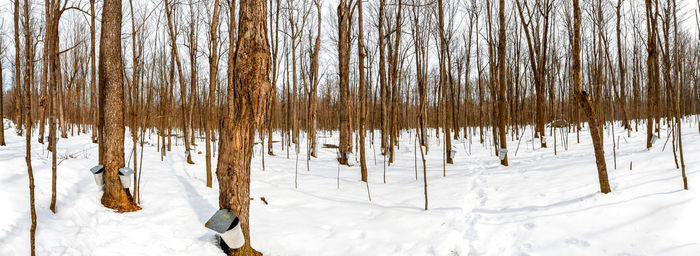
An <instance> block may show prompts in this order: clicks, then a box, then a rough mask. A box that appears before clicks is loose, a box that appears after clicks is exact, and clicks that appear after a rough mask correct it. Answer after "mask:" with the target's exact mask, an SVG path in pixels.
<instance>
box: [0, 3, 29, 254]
mask: <svg viewBox="0 0 700 256" xmlns="http://www.w3.org/2000/svg"><path fill="white" fill-rule="evenodd" d="M30 4H31V3H30V1H29V0H26V1H25V2H24V38H25V40H26V41H24V42H25V50H26V51H25V54H26V56H25V59H28V60H29V61H27V64H26V65H25V74H24V93H25V95H24V97H25V101H24V114H25V115H26V116H25V118H24V121H25V123H24V127H25V128H26V129H27V131H26V132H27V134H26V136H25V143H26V149H27V151H26V152H25V160H26V163H27V174H28V175H29V210H30V212H31V219H32V226H31V227H30V229H29V243H30V248H31V255H32V256H34V255H35V244H36V241H35V236H36V225H37V224H36V208H35V207H34V172H33V170H32V118H31V113H32V94H31V89H32V88H31V83H30V82H29V81H30V79H29V76H30V74H31V72H30V68H32V67H34V65H33V64H32V63H33V62H32V61H31V57H32V56H33V55H32V54H30V53H31V50H32V47H31V45H32V44H31V36H30V33H31V28H30V27H29V20H30V17H29V5H30ZM15 15H16V16H15V29H17V28H18V25H17V22H18V16H19V1H15ZM18 35H19V31H18V30H15V36H17V38H19V36H18ZM16 44H17V45H19V42H17V43H16ZM17 49H19V47H17ZM15 56H19V51H16V52H15ZM15 59H16V60H19V57H16V58H15ZM25 61H26V60H25ZM15 65H16V66H17V67H19V61H17V62H15ZM17 70H19V68H17ZM19 74H20V73H19V72H17V73H15V76H17V77H18V76H19ZM0 81H1V80H0ZM16 86H19V84H16ZM0 87H1V86H0ZM16 88H18V87H15V89H16ZM0 90H1V88H0ZM20 92H21V91H20V90H16V92H15V93H20ZM18 126H19V125H18Z"/></svg>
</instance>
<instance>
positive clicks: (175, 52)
mask: <svg viewBox="0 0 700 256" xmlns="http://www.w3.org/2000/svg"><path fill="white" fill-rule="evenodd" d="M164 2H165V12H166V15H167V20H168V31H169V32H170V41H171V42H172V43H171V44H170V45H171V46H172V51H173V55H174V56H175V63H176V64H177V75H178V83H179V84H180V102H181V104H180V106H181V108H180V110H181V111H182V120H181V121H182V136H183V141H184V142H185V151H186V155H187V163H188V164H194V162H193V161H192V155H191V154H190V141H189V133H188V130H187V125H188V124H189V123H188V120H187V86H185V76H184V74H183V73H182V62H180V55H179V54H178V50H177V36H176V34H175V29H174V21H173V16H172V13H171V12H172V10H171V6H170V4H169V2H170V0H165V1H164ZM190 93H193V92H190Z"/></svg>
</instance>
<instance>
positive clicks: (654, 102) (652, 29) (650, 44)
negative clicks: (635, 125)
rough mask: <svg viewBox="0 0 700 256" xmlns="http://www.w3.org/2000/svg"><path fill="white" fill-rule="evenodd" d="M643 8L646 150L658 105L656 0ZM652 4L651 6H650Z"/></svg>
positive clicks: (649, 0)
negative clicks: (645, 33) (645, 57)
mask: <svg viewBox="0 0 700 256" xmlns="http://www.w3.org/2000/svg"><path fill="white" fill-rule="evenodd" d="M644 3H645V7H646V13H647V31H649V32H648V33H647V34H648V35H647V39H648V40H647V52H648V56H649V57H648V58H647V72H648V78H647V79H649V83H648V86H647V90H648V92H647V149H648V148H651V136H652V134H653V133H654V114H655V113H656V109H657V108H658V104H659V97H658V90H657V88H658V83H659V67H658V65H659V64H658V61H657V58H658V55H659V53H658V52H657V50H656V39H657V38H656V37H657V35H656V33H657V31H656V24H657V23H656V16H657V13H658V10H656V11H654V10H653V8H655V7H656V6H657V4H656V0H654V1H653V2H652V0H645V1H644ZM652 4H653V6H652Z"/></svg>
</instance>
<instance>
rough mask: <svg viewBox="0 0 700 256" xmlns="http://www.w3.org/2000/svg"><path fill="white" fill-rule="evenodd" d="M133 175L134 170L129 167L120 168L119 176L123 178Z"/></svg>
mask: <svg viewBox="0 0 700 256" xmlns="http://www.w3.org/2000/svg"><path fill="white" fill-rule="evenodd" d="M132 174H134V170H132V169H131V168H129V167H123V168H119V175H122V176H129V175H132Z"/></svg>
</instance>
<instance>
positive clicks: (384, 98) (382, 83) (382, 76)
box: [377, 0, 390, 155]
mask: <svg viewBox="0 0 700 256" xmlns="http://www.w3.org/2000/svg"><path fill="white" fill-rule="evenodd" d="M385 6H386V0H379V18H378V19H379V21H378V22H379V26H378V29H379V36H378V39H377V41H379V89H380V90H381V91H380V95H381V118H380V119H381V129H382V141H381V148H382V155H386V153H387V149H388V148H387V146H388V145H387V141H388V137H389V128H388V126H389V125H388V124H389V116H388V112H389V99H388V98H389V96H390V95H389V89H388V87H387V84H386V53H385V51H386V49H385V47H386V46H385V43H384V36H385V35H384V8H385Z"/></svg>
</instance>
